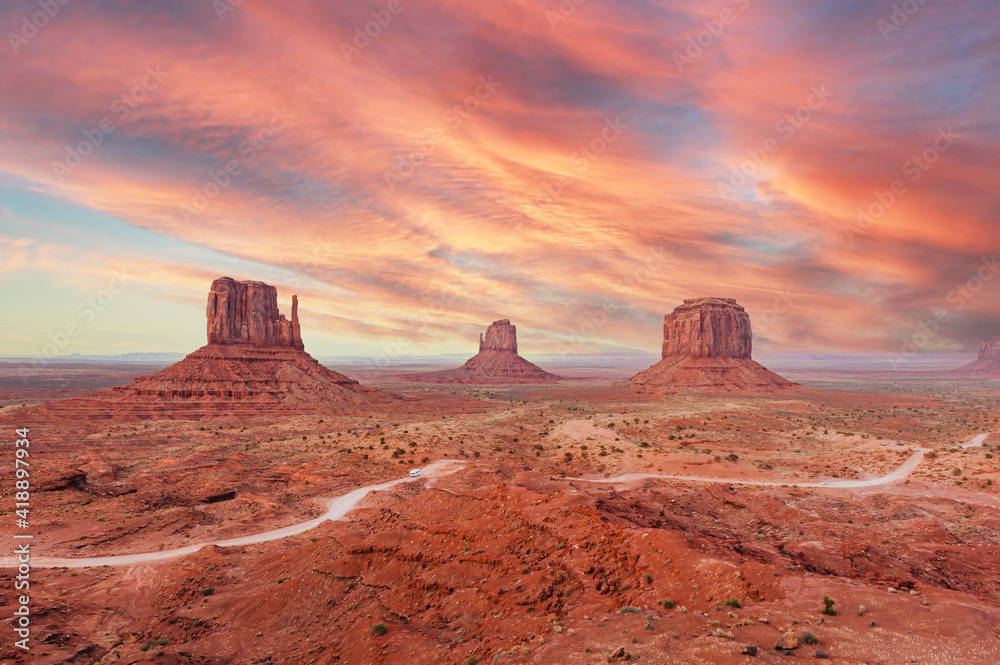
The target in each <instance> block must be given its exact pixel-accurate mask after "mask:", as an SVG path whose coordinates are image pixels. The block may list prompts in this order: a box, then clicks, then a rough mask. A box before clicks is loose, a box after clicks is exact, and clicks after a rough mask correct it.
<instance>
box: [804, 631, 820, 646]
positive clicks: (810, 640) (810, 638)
mask: <svg viewBox="0 0 1000 665" xmlns="http://www.w3.org/2000/svg"><path fill="white" fill-rule="evenodd" d="M799 639H800V640H802V644H808V645H810V646H814V645H816V644H819V639H818V638H817V637H816V636H815V635H813V632H812V631H811V630H807V631H806V632H804V633H802V636H801V637H799Z"/></svg>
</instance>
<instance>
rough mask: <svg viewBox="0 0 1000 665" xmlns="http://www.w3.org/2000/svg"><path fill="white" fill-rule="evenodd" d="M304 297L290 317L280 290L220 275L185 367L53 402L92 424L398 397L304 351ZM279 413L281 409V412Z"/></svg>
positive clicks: (344, 405) (362, 404) (352, 404)
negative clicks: (200, 341)
mask: <svg viewBox="0 0 1000 665" xmlns="http://www.w3.org/2000/svg"><path fill="white" fill-rule="evenodd" d="M298 304H299V303H298V298H297V297H295V296H292V319H291V321H289V320H288V319H286V318H285V317H284V316H283V315H282V314H281V313H279V312H278V292H277V289H276V288H275V287H273V286H270V285H269V284H265V283H263V282H253V281H247V282H238V281H236V280H234V279H232V278H229V277H220V278H219V279H217V280H215V281H214V282H212V287H211V290H210V291H209V293H208V310H207V315H208V344H207V345H205V346H203V347H201V348H200V349H198V350H197V351H194V352H193V353H191V354H190V355H188V356H187V357H186V358H184V359H183V360H181V361H180V362H177V363H174V364H173V365H170V366H169V367H166V368H164V369H162V370H160V371H158V372H154V373H153V374H149V375H147V376H141V377H139V378H137V379H135V380H134V381H132V382H131V383H128V384H126V385H124V386H119V387H117V388H113V389H111V390H108V391H104V392H102V393H97V394H95V395H93V396H85V397H81V398H76V399H71V400H62V401H60V402H55V403H54V407H53V408H54V409H55V410H57V411H59V412H60V413H62V414H64V415H67V416H71V417H75V418H78V419H81V420H88V419H92V418H108V417H113V418H122V419H127V418H135V417H157V418H159V417H192V416H198V417H201V416H202V415H206V414H220V413H226V414H230V415H232V416H233V417H236V415H239V414H241V413H246V412H250V413H260V412H261V410H262V409H265V408H266V409H269V412H270V413H278V412H285V413H300V412H314V411H315V409H316V408H317V406H318V405H322V406H326V407H336V408H338V409H342V410H343V409H364V408H367V407H368V406H370V405H373V404H381V403H383V402H385V401H391V400H395V399H398V397H396V396H394V395H389V394H387V393H383V392H381V391H379V390H376V389H374V388H368V387H365V386H362V385H361V384H360V383H358V382H357V381H355V380H354V379H350V378H348V377H346V376H344V375H343V374H340V373H339V372H335V371H333V370H332V369H329V368H327V367H325V366H323V365H321V364H320V363H319V362H317V361H316V359H315V358H313V357H312V356H310V355H309V354H308V353H306V352H305V350H304V349H303V345H302V333H301V331H300V328H299V316H298V313H299V312H298ZM276 407H277V410H275V409H276Z"/></svg>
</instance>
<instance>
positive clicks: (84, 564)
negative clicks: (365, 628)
mask: <svg viewBox="0 0 1000 665" xmlns="http://www.w3.org/2000/svg"><path fill="white" fill-rule="evenodd" d="M465 463H466V462H462V461H459V460H440V461H438V462H434V463H433V464H428V465H427V466H425V467H424V468H423V469H422V470H421V473H420V475H419V476H417V477H415V478H411V477H409V476H406V477H404V478H397V479H396V480H389V481H387V482H384V483H379V484H377V485H369V486H367V487H359V488H358V489H356V490H353V491H351V492H348V493H347V494H343V495H341V496H338V497H334V498H332V499H328V500H327V501H326V512H325V513H323V514H322V515H320V516H319V517H317V518H315V519H311V520H309V521H308V522H299V523H298V524H290V525H288V526H283V527H280V528H278V529H271V530H270V531H262V532H260V533H254V534H251V535H249V536H240V537H238V538H228V539H226V540H213V541H209V542H204V543H198V544H195V545H188V546H187V547H179V548H177V549H172V550H166V551H162V552H142V553H139V554H121V555H117V556H96V557H73V558H70V559H58V558H49V557H37V558H36V557H32V558H31V567H32V568H92V567H96V566H133V565H137V564H143V563H158V562H160V561H165V560H167V559H175V558H177V557H181V556H185V555H187V554H193V553H194V552H197V551H198V550H200V549H201V548H203V547H209V546H211V545H218V546H219V547H241V546H243V545H255V544H257V543H266V542H269V541H272V540H279V539H281V538H287V537H288V536H296V535H298V534H300V533H305V532H306V531H309V530H310V529H312V528H314V527H317V526H319V525H320V524H322V523H323V522H325V521H327V520H331V521H336V520H339V519H342V518H343V517H344V516H345V515H347V513H349V512H351V511H352V510H354V509H355V508H356V507H357V505H358V504H359V503H361V500H362V499H364V498H365V497H366V496H368V494H369V493H370V492H374V491H376V490H384V489H388V488H390V487H393V486H395V485H399V484H402V483H410V482H413V481H415V480H426V479H429V478H439V477H441V476H446V475H449V474H451V473H454V472H455V471H456V470H457V468H455V465H458V464H465ZM449 467H451V468H449ZM21 542H25V541H21ZM18 544H20V543H18ZM17 565H18V561H17V560H16V559H15V558H14V557H3V558H0V568H13V567H15V566H17Z"/></svg>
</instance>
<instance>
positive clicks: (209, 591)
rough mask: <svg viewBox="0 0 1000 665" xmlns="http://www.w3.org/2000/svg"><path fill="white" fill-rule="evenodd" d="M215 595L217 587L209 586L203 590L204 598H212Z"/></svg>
mask: <svg viewBox="0 0 1000 665" xmlns="http://www.w3.org/2000/svg"><path fill="white" fill-rule="evenodd" d="M213 593H215V587H214V586H207V587H205V588H204V589H202V590H201V595H203V596H211V595H212V594H213Z"/></svg>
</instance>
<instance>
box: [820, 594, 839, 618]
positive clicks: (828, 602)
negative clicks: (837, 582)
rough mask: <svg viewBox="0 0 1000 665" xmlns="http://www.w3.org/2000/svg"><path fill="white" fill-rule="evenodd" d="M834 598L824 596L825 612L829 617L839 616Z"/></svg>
mask: <svg viewBox="0 0 1000 665" xmlns="http://www.w3.org/2000/svg"><path fill="white" fill-rule="evenodd" d="M834 602H835V601H834V600H833V599H832V598H830V596H823V612H822V614H825V615H826V616H828V617H835V616H837V610H835V609H833V605H834Z"/></svg>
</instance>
